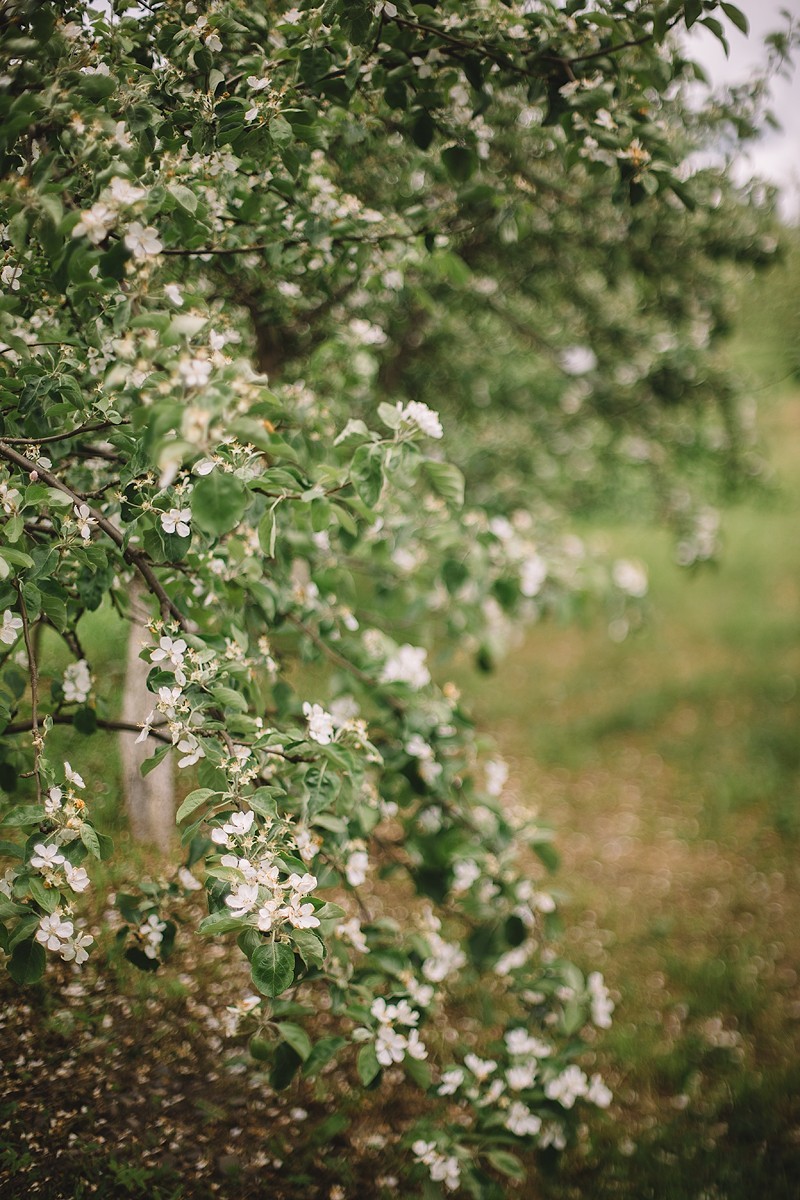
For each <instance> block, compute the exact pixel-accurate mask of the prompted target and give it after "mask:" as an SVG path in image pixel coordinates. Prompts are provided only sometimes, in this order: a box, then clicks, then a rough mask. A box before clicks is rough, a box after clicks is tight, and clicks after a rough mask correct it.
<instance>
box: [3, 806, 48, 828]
mask: <svg viewBox="0 0 800 1200" xmlns="http://www.w3.org/2000/svg"><path fill="white" fill-rule="evenodd" d="M44 815H45V814H44V805H42V804H25V805H23V806H22V807H20V808H14V809H12V810H11V812H10V813H6V815H5V816H3V817H0V825H11V826H15V827H16V826H24V825H40V824H41V822H42V821H43V820H44Z"/></svg>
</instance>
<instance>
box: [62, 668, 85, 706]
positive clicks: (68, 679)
mask: <svg viewBox="0 0 800 1200" xmlns="http://www.w3.org/2000/svg"><path fill="white" fill-rule="evenodd" d="M61 686H62V687H63V689H64V699H65V701H66V702H67V704H83V702H84V701H85V700H86V699H87V698H88V696H89V693H90V691H91V690H92V674H91V671H90V670H89V664H88V663H87V661H86V659H85V658H80V659H78V661H77V662H75V663H70V665H69V666H68V667H67V669H66V670H65V671H64V678H63V680H62V684H61Z"/></svg>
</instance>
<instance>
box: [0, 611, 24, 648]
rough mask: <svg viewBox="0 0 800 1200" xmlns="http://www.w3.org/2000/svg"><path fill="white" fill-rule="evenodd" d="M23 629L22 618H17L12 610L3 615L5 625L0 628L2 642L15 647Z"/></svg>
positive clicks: (0, 640)
mask: <svg viewBox="0 0 800 1200" xmlns="http://www.w3.org/2000/svg"><path fill="white" fill-rule="evenodd" d="M21 629H22V618H21V617H15V616H14V614H13V612H12V611H11V609H10V608H7V609H6V611H5V612H4V613H3V624H2V627H0V642H3V643H4V645H6V646H13V645H14V643H15V642H16V640H17V638H18V637H19V634H20V630H21Z"/></svg>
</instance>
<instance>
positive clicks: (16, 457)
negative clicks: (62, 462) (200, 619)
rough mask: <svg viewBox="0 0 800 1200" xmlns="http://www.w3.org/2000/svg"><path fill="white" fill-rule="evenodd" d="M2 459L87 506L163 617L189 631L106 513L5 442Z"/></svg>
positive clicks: (140, 555)
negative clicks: (151, 597) (142, 584)
mask: <svg viewBox="0 0 800 1200" xmlns="http://www.w3.org/2000/svg"><path fill="white" fill-rule="evenodd" d="M0 457H2V458H5V459H6V461H7V462H10V463H13V464H14V466H16V467H19V468H20V469H21V470H23V471H25V472H26V473H28V474H29V473H30V472H31V471H36V473H37V475H38V476H39V478H40V479H41V480H43V482H44V483H46V484H48V485H49V486H50V487H54V488H57V489H58V490H59V491H60V492H64V494H65V495H66V496H69V497H70V499H71V500H72V501H73V502H74V503H75V504H77V505H79V506H80V505H82V504H84V505H86V507H87V508H88V510H89V513H90V515H91V517H92V518H93V520H94V521H95V522H96V523H97V527H98V529H102V531H103V533H104V534H105V535H106V536H107V537H109V538H110V539H111V541H112V542H113V543H114V545H115V546H116V547H117V548H118V549H119V550H121V551H122V557H123V558H124V559H125V562H127V563H129V564H130V565H131V566H132V567H134V568H135V569H136V570H137V571H138V572H139V574H140V575H141V577H142V579H143V580H144V581H145V583H146V584H147V587H148V590H149V591H150V592H151V593H152V595H154V596H155V597H156V599H157V600H158V602H159V606H160V608H161V616H162V618H163V619H164V620H165V621H169V620H170V619H172V620H174V621H175V622H176V623H177V624H178V625H179V626H180V628H181V629H182V630H184V632H186V631H187V630H188V629H189V621H188V620H187V618H186V617H185V616H184V614H183V613H182V612H181V610H180V609H179V608H178V607H177V605H176V604H175V603H174V602H173V601H172V600H171V599H170V597H169V596H168V595H167V593H166V591H165V590H164V586H163V584H162V583H161V581H160V579H159V578H158V576H157V575H156V573H155V571H154V570H153V567H152V564H151V563H150V562H149V561H148V559H147V556H146V555H145V554H144V553H143V552H142V551H141V550H135V549H134V548H133V547H132V546H126V545H125V539H124V537H123V536H122V534H121V533H120V531H119V530H118V529H117V527H116V525H114V524H112V522H111V521H109V520H108V519H107V518H106V517H104V516H103V514H102V513H100V512H98V510H97V509H96V508H92V506H91V505H90V504H86V500H85V498H84V497H83V496H81V495H80V493H79V492H76V491H73V489H72V488H71V487H69V485H68V484H66V483H64V482H63V480H61V479H59V478H58V476H57V475H53V474H52V472H51V471H45V470H44V468H42V467H37V466H36V465H35V464H34V463H32V462H31V460H30V459H29V458H26V457H25V455H24V454H20V453H19V452H18V451H17V450H14V448H13V447H12V446H9V445H8V443H7V442H6V441H5V440H2V441H0Z"/></svg>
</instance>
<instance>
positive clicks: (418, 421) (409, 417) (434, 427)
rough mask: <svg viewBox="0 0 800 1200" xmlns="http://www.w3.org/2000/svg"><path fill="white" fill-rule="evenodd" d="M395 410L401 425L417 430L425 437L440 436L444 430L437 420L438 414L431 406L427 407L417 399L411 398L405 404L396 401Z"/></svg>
mask: <svg viewBox="0 0 800 1200" xmlns="http://www.w3.org/2000/svg"><path fill="white" fill-rule="evenodd" d="M397 410H398V414H399V418H400V426H401V427H402V426H405V427H407V428H410V429H415V430H419V432H420V433H424V434H425V435H426V437H431V438H440V437H442V436H443V434H444V430H443V429H442V423H441V421H440V420H439V414H438V413H437V412H434V410H433V409H432V408H428V405H427V404H423V403H422V402H421V401H419V400H412V401H411V402H410V403H409V404H406V405H405V406H403V405H402V404H400V403H398V405H397Z"/></svg>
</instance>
